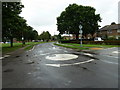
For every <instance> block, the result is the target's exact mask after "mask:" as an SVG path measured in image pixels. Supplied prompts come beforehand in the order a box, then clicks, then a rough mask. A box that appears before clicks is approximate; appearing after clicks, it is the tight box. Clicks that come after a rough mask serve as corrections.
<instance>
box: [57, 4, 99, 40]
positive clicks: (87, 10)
mask: <svg viewBox="0 0 120 90" xmlns="http://www.w3.org/2000/svg"><path fill="white" fill-rule="evenodd" d="M95 11H96V10H95V9H94V8H93V7H90V6H82V5H77V4H70V5H69V6H68V7H67V8H66V9H65V11H63V12H62V13H61V15H60V16H59V17H57V29H58V31H59V32H60V34H63V33H65V32H66V33H69V34H76V39H78V36H79V27H78V26H79V25H80V24H81V25H82V26H83V28H82V30H83V35H85V36H86V35H87V34H92V35H93V34H94V32H95V31H96V30H98V27H99V25H98V22H101V18H100V14H95Z"/></svg>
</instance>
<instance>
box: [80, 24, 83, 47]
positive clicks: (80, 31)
mask: <svg viewBox="0 0 120 90" xmlns="http://www.w3.org/2000/svg"><path fill="white" fill-rule="evenodd" d="M79 29H80V31H79V33H80V35H81V41H80V46H81V47H82V33H83V31H82V25H79Z"/></svg>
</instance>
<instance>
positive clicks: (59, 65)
mask: <svg viewBox="0 0 120 90" xmlns="http://www.w3.org/2000/svg"><path fill="white" fill-rule="evenodd" d="M92 61H94V59H90V60H87V61H83V62H77V63H72V64H45V65H47V66H53V67H61V66H71V65H79V64H84V63H88V62H92Z"/></svg>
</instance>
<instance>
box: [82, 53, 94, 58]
mask: <svg viewBox="0 0 120 90" xmlns="http://www.w3.org/2000/svg"><path fill="white" fill-rule="evenodd" d="M83 54H84V55H87V56H92V57H93V55H92V54H90V53H83Z"/></svg>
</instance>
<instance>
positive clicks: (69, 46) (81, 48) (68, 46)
mask: <svg viewBox="0 0 120 90" xmlns="http://www.w3.org/2000/svg"><path fill="white" fill-rule="evenodd" d="M54 45H57V46H62V47H66V48H72V49H80V50H85V49H89V48H87V47H80V46H79V47H76V46H72V45H65V44H56V43H54Z"/></svg>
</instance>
